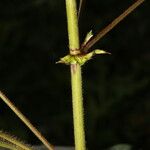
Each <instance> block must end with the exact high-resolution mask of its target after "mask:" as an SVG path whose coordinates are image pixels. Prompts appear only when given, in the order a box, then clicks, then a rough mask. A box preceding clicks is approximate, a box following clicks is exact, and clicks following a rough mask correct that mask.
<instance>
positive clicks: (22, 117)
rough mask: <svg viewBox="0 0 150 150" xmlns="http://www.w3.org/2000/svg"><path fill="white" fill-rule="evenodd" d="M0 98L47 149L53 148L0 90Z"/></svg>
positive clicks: (51, 149)
mask: <svg viewBox="0 0 150 150" xmlns="http://www.w3.org/2000/svg"><path fill="white" fill-rule="evenodd" d="M0 98H1V99H2V100H3V101H4V102H5V103H6V104H7V106H8V107H9V108H10V109H11V110H12V111H13V112H14V113H15V114H16V115H17V116H18V117H19V118H20V119H21V121H22V122H23V123H24V124H25V125H26V126H27V127H28V128H29V129H30V130H31V131H32V132H33V133H34V134H35V135H36V137H37V138H38V139H39V140H40V141H41V142H42V143H43V144H44V145H45V146H46V147H47V148H48V149H49V150H53V146H52V145H51V144H50V143H49V142H48V141H47V140H46V139H45V137H44V136H42V134H41V133H40V132H39V131H38V130H37V129H36V128H35V127H34V126H33V125H32V124H31V123H30V121H29V120H28V119H27V118H26V117H25V116H24V115H23V114H22V113H21V111H20V110H19V109H18V108H17V107H16V106H15V105H14V104H13V103H12V102H11V101H10V100H9V99H8V98H7V97H6V96H5V95H4V94H3V93H2V92H1V91H0Z"/></svg>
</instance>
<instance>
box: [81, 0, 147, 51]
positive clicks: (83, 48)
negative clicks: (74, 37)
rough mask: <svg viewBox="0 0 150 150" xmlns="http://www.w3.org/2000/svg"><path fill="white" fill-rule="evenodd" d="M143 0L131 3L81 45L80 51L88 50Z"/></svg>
mask: <svg viewBox="0 0 150 150" xmlns="http://www.w3.org/2000/svg"><path fill="white" fill-rule="evenodd" d="M143 2H144V0H138V1H136V2H135V3H134V4H132V5H131V6H130V7H129V8H128V9H126V10H125V11H124V12H123V13H122V14H121V15H120V16H118V17H117V18H116V19H114V20H113V21H112V22H111V23H110V24H109V25H107V26H106V27H105V28H104V29H103V30H101V31H100V32H99V33H98V34H97V35H96V36H94V37H92V38H91V40H89V42H87V44H86V45H85V46H83V47H81V51H84V52H86V51H88V50H89V49H90V48H91V47H92V46H93V45H94V44H95V43H96V42H97V41H99V40H100V39H101V38H102V37H104V36H105V35H106V34H107V33H108V32H109V31H111V30H112V29H113V28H114V27H115V26H116V25H117V24H118V23H119V22H121V21H122V20H123V19H124V18H125V17H127V16H128V15H129V14H130V13H131V12H132V11H133V10H135V9H136V8H137V7H138V6H139V5H140V4H142V3H143ZM83 45H84V44H83Z"/></svg>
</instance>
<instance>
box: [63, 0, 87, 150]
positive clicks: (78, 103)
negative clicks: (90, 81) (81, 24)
mask: <svg viewBox="0 0 150 150" xmlns="http://www.w3.org/2000/svg"><path fill="white" fill-rule="evenodd" d="M66 10H67V22H68V36H69V48H70V54H71V55H77V54H79V53H80V50H79V31H78V18H77V10H76V1H75V0H66ZM70 69H71V85H72V103H73V120H74V137H75V149H76V150H85V149H86V146H85V132H84V119H83V118H84V109H83V95H82V74H81V66H80V65H79V64H78V63H77V62H76V63H74V64H71V66H70Z"/></svg>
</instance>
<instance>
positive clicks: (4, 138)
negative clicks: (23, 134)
mask: <svg viewBox="0 0 150 150" xmlns="http://www.w3.org/2000/svg"><path fill="white" fill-rule="evenodd" d="M0 146H1V147H5V148H8V149H17V148H18V149H20V150H21V149H23V150H32V148H30V147H29V146H28V145H25V144H24V143H23V142H21V141H19V140H17V139H16V138H15V137H13V136H11V135H8V134H6V133H3V132H1V131H0Z"/></svg>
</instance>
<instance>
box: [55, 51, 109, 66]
mask: <svg viewBox="0 0 150 150" xmlns="http://www.w3.org/2000/svg"><path fill="white" fill-rule="evenodd" d="M96 54H110V53H109V52H106V51H104V50H100V49H96V50H93V51H92V52H90V53H87V54H79V55H66V56H65V57H63V58H61V59H60V61H58V62H56V63H64V64H67V65H70V64H79V65H84V64H85V63H86V62H87V61H88V60H90V59H91V58H92V57H93V56H94V55H96Z"/></svg>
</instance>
